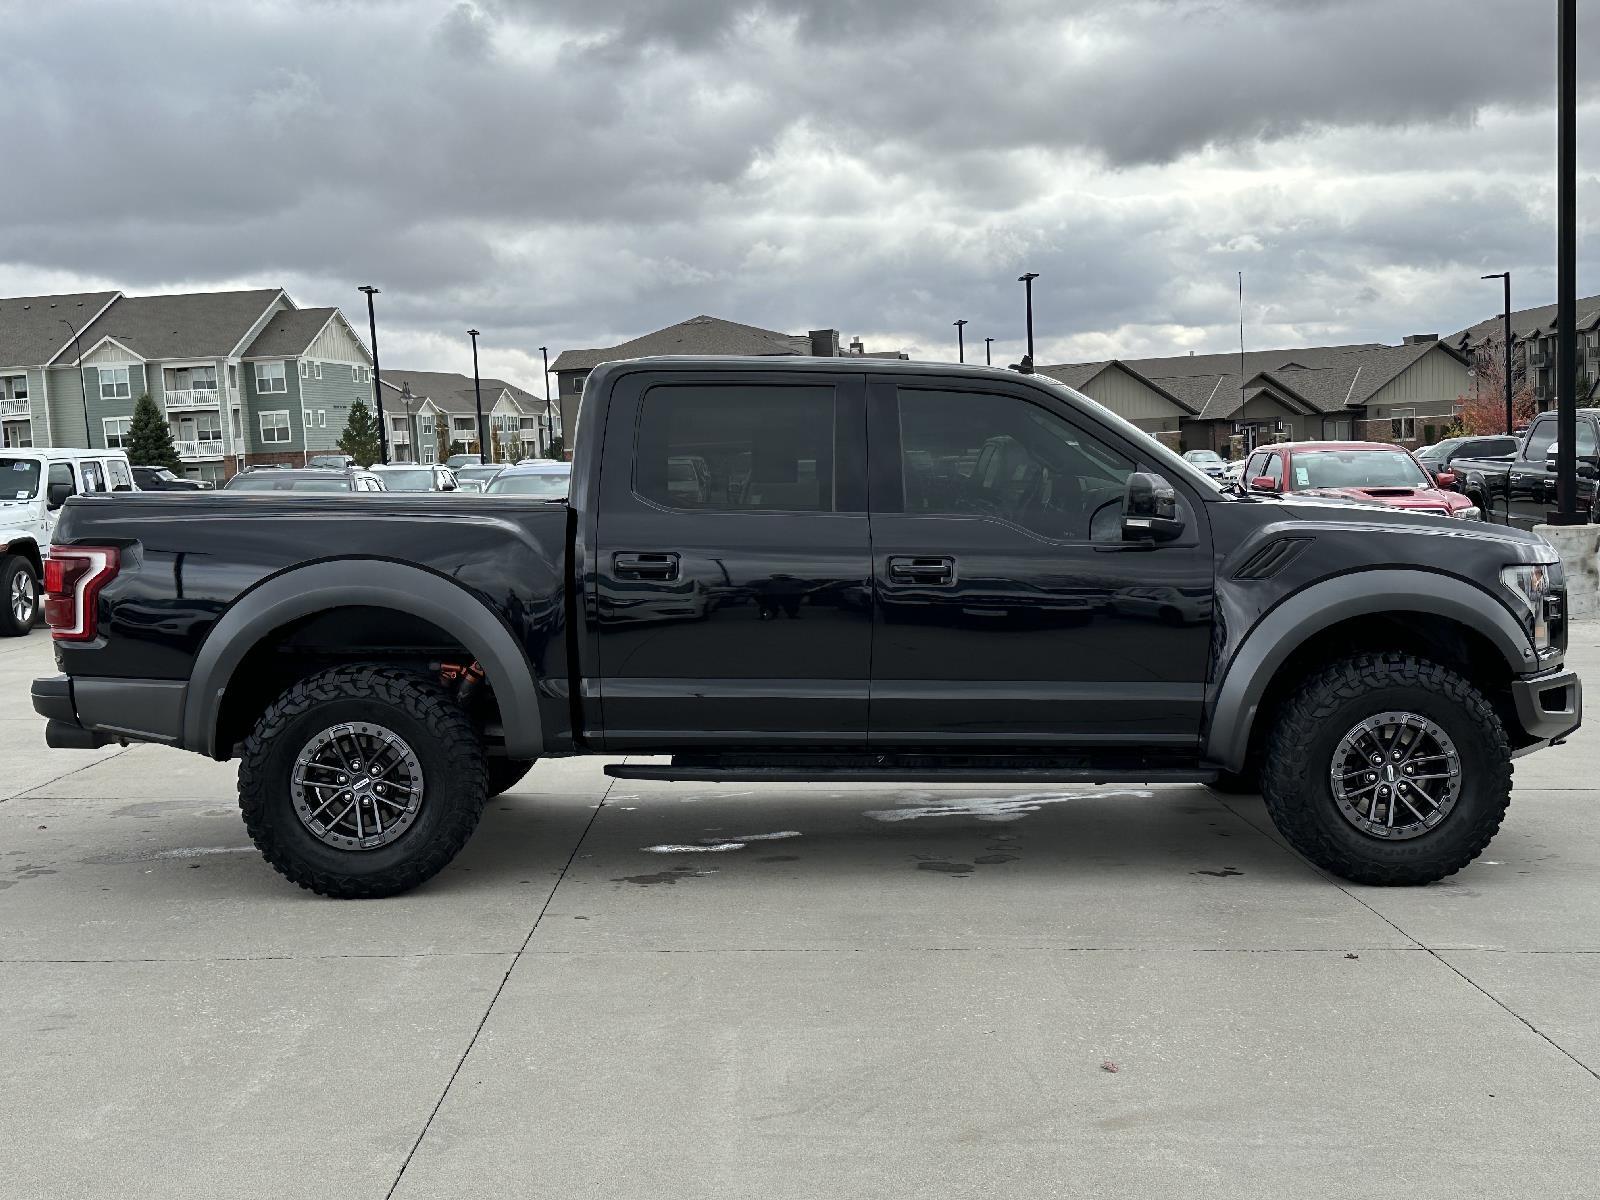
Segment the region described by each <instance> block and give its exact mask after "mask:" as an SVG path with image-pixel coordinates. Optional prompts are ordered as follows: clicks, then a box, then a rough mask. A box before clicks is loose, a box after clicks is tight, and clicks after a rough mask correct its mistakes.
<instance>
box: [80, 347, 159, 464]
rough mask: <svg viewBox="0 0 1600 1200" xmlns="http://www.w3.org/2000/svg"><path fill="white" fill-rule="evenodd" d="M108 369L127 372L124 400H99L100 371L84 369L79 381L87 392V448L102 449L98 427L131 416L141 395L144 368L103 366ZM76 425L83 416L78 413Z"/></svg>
mask: <svg viewBox="0 0 1600 1200" xmlns="http://www.w3.org/2000/svg"><path fill="white" fill-rule="evenodd" d="M105 365H106V366H108V367H127V368H128V396H127V398H126V399H122V398H118V399H115V400H103V399H101V398H100V368H99V367H85V368H84V369H83V378H84V382H85V385H86V386H87V388H88V389H89V438H90V440H89V442H88V446H89V447H90V448H103V447H104V446H105V444H106V428H105V425H104V424H103V423H102V422H103V421H104V420H105V418H106V417H128V416H132V415H133V406H134V405H135V404H136V403H138V400H139V397H140V396H141V395H143V394H144V390H145V386H146V381H145V364H144V363H107V364H105ZM78 424H80V425H81V424H83V413H82V410H81V409H80V410H79V413H78Z"/></svg>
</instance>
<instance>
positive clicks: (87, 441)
mask: <svg viewBox="0 0 1600 1200" xmlns="http://www.w3.org/2000/svg"><path fill="white" fill-rule="evenodd" d="M61 323H62V324H63V325H65V326H66V327H67V328H68V329H70V330H72V344H73V345H74V346H76V347H77V348H78V395H79V398H80V399H82V400H83V448H84V449H85V450H93V449H94V438H93V437H91V436H90V435H89V385H88V384H87V383H85V382H84V381H83V343H82V342H80V341H79V340H78V327H77V326H76V325H74V324H73V323H72V322H71V321H69V320H67V319H66V318H65V317H62V318H61Z"/></svg>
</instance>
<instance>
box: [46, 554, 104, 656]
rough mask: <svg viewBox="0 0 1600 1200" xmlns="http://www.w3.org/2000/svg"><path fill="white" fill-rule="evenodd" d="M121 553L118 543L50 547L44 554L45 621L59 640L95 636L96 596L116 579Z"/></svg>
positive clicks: (79, 640)
mask: <svg viewBox="0 0 1600 1200" xmlns="http://www.w3.org/2000/svg"><path fill="white" fill-rule="evenodd" d="M121 561H122V556H121V555H120V554H119V553H118V551H117V548H116V547H115V546H51V547H50V551H49V553H48V554H46V555H45V556H44V621H45V624H46V625H48V626H50V636H51V637H53V638H55V639H56V640H57V641H60V642H87V641H88V640H89V639H90V638H92V637H94V635H95V619H96V608H97V606H96V603H95V601H96V599H97V598H98V597H99V595H100V589H101V588H103V587H105V585H106V584H108V583H110V582H111V580H113V579H114V578H116V574H117V568H118V567H119V566H120V565H121Z"/></svg>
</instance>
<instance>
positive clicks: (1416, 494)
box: [1244, 442, 1483, 519]
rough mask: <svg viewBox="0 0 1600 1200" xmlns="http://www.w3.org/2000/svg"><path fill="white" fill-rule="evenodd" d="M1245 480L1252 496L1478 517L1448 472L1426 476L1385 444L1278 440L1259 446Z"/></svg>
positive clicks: (1398, 449) (1405, 455) (1247, 465)
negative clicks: (1292, 495) (1326, 499)
mask: <svg viewBox="0 0 1600 1200" xmlns="http://www.w3.org/2000/svg"><path fill="white" fill-rule="evenodd" d="M1244 482H1245V487H1246V489H1247V490H1249V491H1252V492H1274V493H1278V494H1280V495H1281V494H1283V493H1286V492H1298V493H1301V494H1305V495H1313V496H1334V497H1338V498H1340V499H1344V500H1360V501H1365V502H1367V503H1369V504H1383V505H1387V506H1388V507H1390V508H1404V509H1408V510H1410V511H1412V512H1426V513H1433V514H1434V515H1435V516H1440V517H1464V518H1472V519H1477V518H1479V517H1481V516H1482V515H1483V513H1482V512H1481V511H1480V510H1479V508H1478V507H1477V505H1475V504H1473V503H1472V501H1471V500H1470V499H1468V498H1467V497H1466V496H1463V495H1462V494H1461V493H1460V492H1455V491H1451V490H1450V485H1451V484H1453V483H1454V482H1455V476H1454V475H1453V474H1451V473H1450V472H1449V471H1441V472H1440V473H1439V475H1438V476H1437V477H1436V478H1435V477H1430V476H1429V475H1428V473H1427V472H1426V471H1424V470H1423V469H1422V466H1421V465H1420V464H1419V463H1418V462H1417V460H1416V459H1414V458H1413V457H1411V453H1410V451H1408V450H1406V449H1404V448H1403V447H1400V446H1391V445H1388V444H1387V443H1384V442H1281V443H1279V444H1278V445H1275V446H1263V447H1261V448H1260V449H1258V450H1256V451H1255V453H1253V454H1252V455H1251V456H1250V458H1249V461H1248V462H1246V463H1245V468H1244Z"/></svg>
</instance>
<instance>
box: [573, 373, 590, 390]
mask: <svg viewBox="0 0 1600 1200" xmlns="http://www.w3.org/2000/svg"><path fill="white" fill-rule="evenodd" d="M587 378H588V376H587V375H574V376H573V377H572V390H573V392H574V393H577V392H581V391H583V381H584V380H585V379H587Z"/></svg>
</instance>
